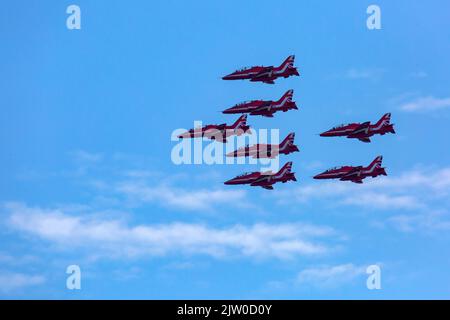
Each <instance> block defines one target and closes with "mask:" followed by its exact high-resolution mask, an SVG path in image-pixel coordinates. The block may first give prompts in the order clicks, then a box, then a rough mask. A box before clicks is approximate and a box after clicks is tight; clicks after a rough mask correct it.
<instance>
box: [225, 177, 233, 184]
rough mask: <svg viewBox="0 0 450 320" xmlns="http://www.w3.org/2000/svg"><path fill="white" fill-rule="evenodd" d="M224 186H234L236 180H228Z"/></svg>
mask: <svg viewBox="0 0 450 320" xmlns="http://www.w3.org/2000/svg"><path fill="white" fill-rule="evenodd" d="M223 184H226V185H232V184H234V178H233V179H230V180H227V181H225V182H224V183H223Z"/></svg>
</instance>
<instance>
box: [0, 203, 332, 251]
mask: <svg viewBox="0 0 450 320" xmlns="http://www.w3.org/2000/svg"><path fill="white" fill-rule="evenodd" d="M5 209H6V211H7V216H8V225H9V226H10V227H11V228H12V229H14V230H16V231H19V232H22V233H25V234H27V235H32V236H36V237H38V238H40V239H43V240H46V241H49V242H51V243H53V244H55V245H59V247H60V248H62V249H67V250H71V249H72V248H73V247H89V248H91V249H95V250H97V251H96V252H98V255H102V254H103V255H109V256H129V257H132V256H141V255H150V256H153V255H166V254H170V253H181V254H205V255H209V256H213V257H216V258H220V257H228V256H246V257H252V258H270V257H271V258H280V259H288V258H294V257H296V256H309V255H317V254H324V253H326V252H328V251H329V250H330V248H329V247H328V246H325V245H323V244H321V243H320V242H319V240H318V239H319V238H328V237H330V236H333V235H335V232H334V231H333V229H331V228H328V227H321V226H313V225H305V224H296V223H291V224H276V225H269V224H264V223H257V224H253V225H251V226H244V225H234V226H230V227H223V228H213V227H209V226H206V225H203V224H192V223H170V224H147V225H142V224H141V225H136V226H129V225H127V224H125V223H124V222H122V221H119V220H105V219H99V218H98V217H96V216H86V215H83V216H79V215H78V216H73V215H68V214H65V213H64V212H62V211H61V210H59V209H41V208H33V207H28V206H26V205H25V204H21V203H9V204H6V206H5ZM95 250H94V251H95Z"/></svg>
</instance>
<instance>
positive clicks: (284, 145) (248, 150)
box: [227, 132, 299, 159]
mask: <svg viewBox="0 0 450 320" xmlns="http://www.w3.org/2000/svg"><path fill="white" fill-rule="evenodd" d="M294 139H295V133H294V132H291V133H290V134H289V135H288V136H287V137H286V138H285V139H284V140H283V141H282V142H281V143H280V144H255V145H252V146H245V147H242V148H239V149H237V150H235V151H233V152H230V153H228V154H227V157H252V158H254V159H257V158H270V159H274V158H276V157H277V156H278V155H279V154H280V153H281V154H286V155H287V154H290V153H292V152H298V151H299V150H298V147H297V146H296V145H295V144H294Z"/></svg>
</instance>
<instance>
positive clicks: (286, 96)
mask: <svg viewBox="0 0 450 320" xmlns="http://www.w3.org/2000/svg"><path fill="white" fill-rule="evenodd" d="M293 96H294V90H292V89H290V90H288V91H286V93H285V94H283V96H282V97H281V98H280V99H279V100H278V101H277V104H279V105H283V104H285V103H286V102H292V97H293Z"/></svg>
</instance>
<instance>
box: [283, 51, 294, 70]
mask: <svg viewBox="0 0 450 320" xmlns="http://www.w3.org/2000/svg"><path fill="white" fill-rule="evenodd" d="M294 60H295V55H291V56H289V57H287V58H286V60H284V61H283V63H282V64H281V65H280V67H279V69H281V70H285V69H287V68H293V67H294Z"/></svg>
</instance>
